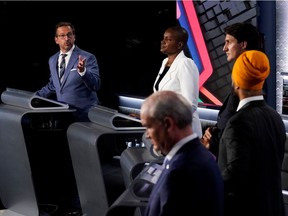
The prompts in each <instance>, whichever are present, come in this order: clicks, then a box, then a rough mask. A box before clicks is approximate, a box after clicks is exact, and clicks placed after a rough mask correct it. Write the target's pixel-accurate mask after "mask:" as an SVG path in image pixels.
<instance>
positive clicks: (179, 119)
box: [141, 91, 192, 128]
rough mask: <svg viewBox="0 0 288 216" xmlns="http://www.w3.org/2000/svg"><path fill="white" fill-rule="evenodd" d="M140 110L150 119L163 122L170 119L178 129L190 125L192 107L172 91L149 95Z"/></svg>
mask: <svg viewBox="0 0 288 216" xmlns="http://www.w3.org/2000/svg"><path fill="white" fill-rule="evenodd" d="M141 109H142V110H143V112H145V113H146V114H147V116H149V117H150V118H153V119H155V120H158V121H161V122H163V120H164V118H165V117H167V116H169V117H172V118H173V119H174V120H175V122H176V124H177V126H178V127H179V128H184V127H187V126H188V125H191V124H192V105H191V104H190V102H189V101H188V100H187V99H186V98H184V97H183V96H182V95H180V94H178V93H175V92H173V91H159V92H155V93H153V94H152V95H150V96H149V97H148V98H147V99H146V100H145V101H144V102H143V104H142V107H141Z"/></svg>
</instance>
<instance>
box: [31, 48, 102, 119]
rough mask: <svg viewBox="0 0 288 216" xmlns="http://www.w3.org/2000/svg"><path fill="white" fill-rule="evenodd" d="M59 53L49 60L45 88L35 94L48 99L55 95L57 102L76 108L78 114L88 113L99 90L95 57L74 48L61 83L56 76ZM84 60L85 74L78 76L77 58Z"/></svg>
mask: <svg viewBox="0 0 288 216" xmlns="http://www.w3.org/2000/svg"><path fill="white" fill-rule="evenodd" d="M59 54H60V53H59V52H57V53H56V54H54V55H53V56H51V57H50V58H49V68H50V78H49V82H48V84H47V85H46V86H44V87H43V88H42V89H40V90H39V91H37V92H36V94H37V95H39V96H41V97H45V98H47V97H50V96H51V95H53V94H55V93H56V97H57V100H58V101H60V102H64V103H67V104H69V105H70V106H71V107H72V108H76V109H77V111H78V112H79V114H80V115H81V112H84V113H88V110H89V109H90V108H91V107H92V106H93V105H94V104H98V97H97V93H96V91H98V90H99V89H100V85H101V81H100V75H99V68H98V63H97V60H96V57H95V56H94V55H93V54H91V53H89V52H86V51H84V50H82V49H80V48H78V47H77V46H75V48H74V50H73V52H72V54H71V57H70V60H69V62H68V64H67V67H66V70H65V74H64V78H63V83H62V85H61V84H60V81H59V76H58V64H57V61H58V56H59ZM79 55H81V56H82V57H85V58H86V73H85V75H84V76H80V75H79V73H78V72H77V64H78V57H79Z"/></svg>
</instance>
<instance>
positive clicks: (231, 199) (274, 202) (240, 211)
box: [218, 100, 286, 216]
mask: <svg viewBox="0 0 288 216" xmlns="http://www.w3.org/2000/svg"><path fill="white" fill-rule="evenodd" d="M285 140H286V132H285V126H284V123H283V121H282V118H281V116H280V115H279V114H278V113H277V112H276V111H275V110H274V109H272V108H271V107H269V106H268V105H266V103H265V101H264V100H261V101H252V102H249V103H248V104H246V105H245V106H244V107H242V108H241V109H240V110H239V111H238V112H237V113H236V114H234V115H233V116H232V117H231V118H230V120H229V121H228V123H227V125H226V128H225V130H224V132H223V135H222V138H221V140H220V149H219V156H218V164H219V167H220V169H221V172H222V176H223V180H224V189H225V196H226V207H227V208H226V210H227V214H226V215H229V216H230V215H233V216H234V215H235V216H236V215H245V216H246V215H247V216H248V215H249V216H250V215H253V216H254V215H261V216H268V215H269V216H275V215H277V216H282V215H284V213H283V200H282V190H281V166H282V161H283V157H284V146H285Z"/></svg>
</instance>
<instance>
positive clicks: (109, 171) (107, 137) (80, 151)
mask: <svg viewBox="0 0 288 216" xmlns="http://www.w3.org/2000/svg"><path fill="white" fill-rule="evenodd" d="M88 116H89V119H90V121H91V122H76V123H73V124H71V125H70V126H69V128H68V131H67V136H68V143H69V147H70V153H71V157H72V164H73V168H74V173H75V178H76V183H77V188H78V192H79V197H80V203H81V208H82V212H83V214H84V215H93V216H94V215H97V216H104V215H105V213H106V211H107V210H108V207H109V206H110V205H111V204H112V203H113V202H114V201H115V200H116V199H117V198H118V196H120V195H121V194H122V193H123V192H124V190H125V189H126V188H125V183H124V180H123V176H122V171H121V167H120V160H119V158H120V155H121V153H122V152H123V151H124V150H125V149H126V148H127V147H128V146H129V143H131V142H132V141H133V142H141V138H142V135H143V133H144V128H143V127H142V125H141V123H140V121H139V120H137V119H136V118H133V117H130V116H128V115H125V114H121V113H118V112H117V111H116V110H113V109H109V108H107V107H103V106H95V107H93V108H92V109H90V111H89V113H88ZM138 146H139V148H141V143H139V145H138Z"/></svg>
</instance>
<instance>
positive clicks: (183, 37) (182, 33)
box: [168, 25, 189, 44]
mask: <svg viewBox="0 0 288 216" xmlns="http://www.w3.org/2000/svg"><path fill="white" fill-rule="evenodd" d="M168 29H170V30H172V31H174V32H175V33H176V36H177V40H178V41H181V42H184V44H187V41H188V37H189V35H188V32H187V30H186V29H185V28H183V27H182V26H179V25H176V26H172V27H169V28H168Z"/></svg>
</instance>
